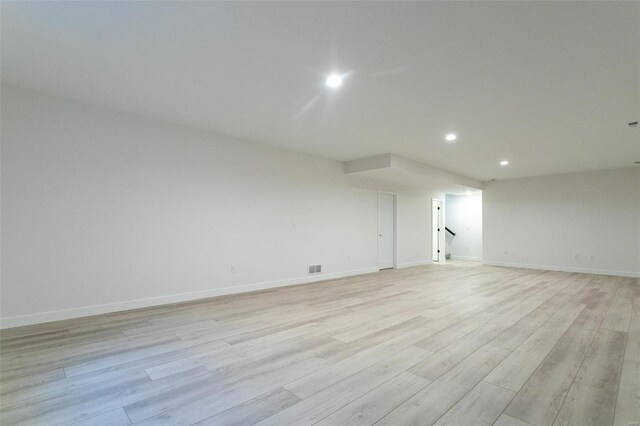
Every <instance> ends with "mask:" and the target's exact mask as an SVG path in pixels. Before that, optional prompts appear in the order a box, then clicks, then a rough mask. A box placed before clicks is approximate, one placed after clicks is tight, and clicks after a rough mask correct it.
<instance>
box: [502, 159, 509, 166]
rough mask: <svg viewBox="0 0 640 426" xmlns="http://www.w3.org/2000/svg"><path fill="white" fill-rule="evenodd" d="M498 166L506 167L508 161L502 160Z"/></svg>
mask: <svg viewBox="0 0 640 426" xmlns="http://www.w3.org/2000/svg"><path fill="white" fill-rule="evenodd" d="M500 165H501V166H508V165H509V161H508V160H502V161H501V162H500Z"/></svg>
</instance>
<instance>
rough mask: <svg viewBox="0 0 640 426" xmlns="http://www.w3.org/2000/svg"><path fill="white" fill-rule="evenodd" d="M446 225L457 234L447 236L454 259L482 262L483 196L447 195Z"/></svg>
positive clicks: (478, 194)
mask: <svg viewBox="0 0 640 426" xmlns="http://www.w3.org/2000/svg"><path fill="white" fill-rule="evenodd" d="M445 204H446V206H447V208H446V209H445V214H446V224H447V227H448V228H449V229H451V230H452V231H453V232H455V233H456V235H455V237H454V236H452V235H451V234H449V233H448V232H447V233H446V234H445V237H446V240H447V253H451V258H452V259H462V260H477V261H480V260H482V194H481V193H477V194H472V195H468V196H467V195H447V196H446V200H445Z"/></svg>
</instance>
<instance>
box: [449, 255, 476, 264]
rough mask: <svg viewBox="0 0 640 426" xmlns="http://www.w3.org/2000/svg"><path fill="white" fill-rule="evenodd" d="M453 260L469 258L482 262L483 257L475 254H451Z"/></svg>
mask: <svg viewBox="0 0 640 426" xmlns="http://www.w3.org/2000/svg"><path fill="white" fill-rule="evenodd" d="M451 260H469V261H472V262H482V257H475V256H458V255H457V254H452V255H451Z"/></svg>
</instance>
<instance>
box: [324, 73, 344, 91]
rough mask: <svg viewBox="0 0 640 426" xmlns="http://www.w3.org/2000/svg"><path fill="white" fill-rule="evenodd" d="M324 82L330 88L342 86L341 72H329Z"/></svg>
mask: <svg viewBox="0 0 640 426" xmlns="http://www.w3.org/2000/svg"><path fill="white" fill-rule="evenodd" d="M324 84H326V86H327V87H328V88H330V89H337V88H338V87H340V86H342V76H341V75H340V74H329V75H328V76H327V79H326V80H325V82H324Z"/></svg>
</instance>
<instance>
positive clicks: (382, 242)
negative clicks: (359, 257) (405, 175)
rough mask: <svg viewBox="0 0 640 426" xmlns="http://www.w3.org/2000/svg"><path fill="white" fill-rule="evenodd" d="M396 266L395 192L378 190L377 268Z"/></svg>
mask: <svg viewBox="0 0 640 426" xmlns="http://www.w3.org/2000/svg"><path fill="white" fill-rule="evenodd" d="M395 267H396V194H391V193H388V192H378V270H383V269H393V268H395Z"/></svg>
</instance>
